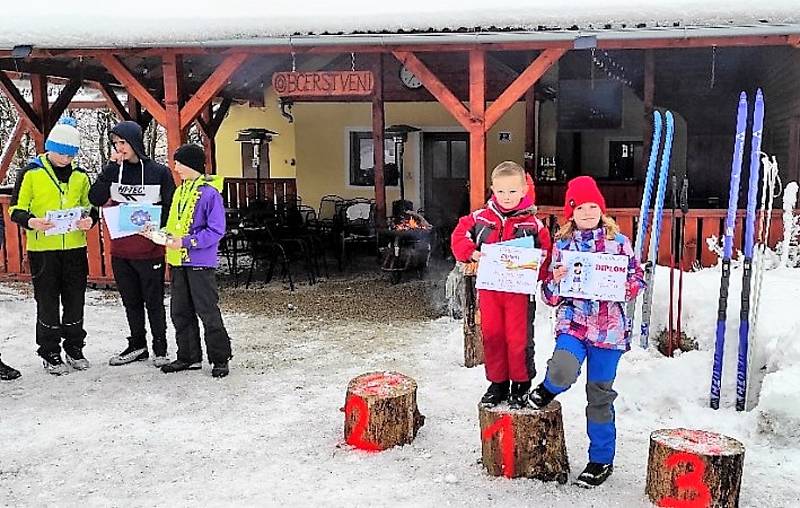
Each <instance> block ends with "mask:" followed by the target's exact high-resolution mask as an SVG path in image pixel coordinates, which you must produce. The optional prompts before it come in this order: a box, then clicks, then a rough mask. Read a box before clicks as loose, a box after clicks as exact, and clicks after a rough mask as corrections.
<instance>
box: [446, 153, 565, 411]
mask: <svg viewBox="0 0 800 508" xmlns="http://www.w3.org/2000/svg"><path fill="white" fill-rule="evenodd" d="M534 203H535V192H534V186H533V180H531V178H530V176H527V175H526V174H525V170H524V169H522V167H521V166H520V165H519V164H517V163H515V162H510V161H506V162H502V163H500V164H499V165H498V166H497V167H496V168H494V170H493V171H492V197H491V199H490V200H489V202H488V203H486V206H485V207H484V208H481V209H479V210H476V211H474V212H472V213H471V214H469V215H467V216H464V217H462V218H461V219H460V220H459V221H458V226H456V228H455V230H454V231H453V236H452V238H451V247H452V249H453V254H454V255H455V258H456V259H457V260H458V261H461V262H465V263H467V262H471V261H478V259H479V258H480V256H481V252H480V250H481V246H482V245H483V244H486V243H497V242H502V241H505V240H510V239H512V238H521V237H524V236H531V237H533V239H534V247H535V248H539V249H543V250H545V251H549V250H550V233H549V231H548V230H547V228H546V227H545V226H544V224H543V223H542V221H541V220H539V219H538V218H537V217H536V215H535V213H536V206H535V204H534ZM542 266H543V267H546V266H547V263H546V262H545V263H543V264H542ZM544 273H545V272H544V270H542V271H541V272H540V275H541V276H543V275H544ZM478 304H479V306H480V312H481V332H482V334H483V349H484V356H485V360H486V361H485V366H486V378H487V379H488V380H489V381H490V382H491V384H490V385H489V389H488V390H487V391H486V393H485V394H484V395H483V398H481V403H482V404H487V405H492V406H494V405H497V404H499V403H501V402H503V401H505V400H508V402H509V406H510V407H511V408H512V409H513V408H516V409H519V408H521V407H523V406H525V405H526V403H527V402H526V398H527V394H528V390H530V387H531V378H533V376H534V375H535V374H536V369H535V367H534V363H533V352H534V348H533V318H534V314H535V301H534V299H533V298H532V297H531V295H527V294H519V293H508V292H504V291H492V290H488V289H480V290H478Z"/></svg>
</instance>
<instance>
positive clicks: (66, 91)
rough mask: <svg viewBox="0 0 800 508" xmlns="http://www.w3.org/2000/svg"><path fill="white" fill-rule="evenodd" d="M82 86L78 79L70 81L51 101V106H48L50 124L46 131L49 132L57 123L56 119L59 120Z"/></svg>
mask: <svg viewBox="0 0 800 508" xmlns="http://www.w3.org/2000/svg"><path fill="white" fill-rule="evenodd" d="M82 84H83V83H81V80H80V79H71V80H70V81H69V83H67V85H66V86H65V87H64V88H63V89H62V90H61V93H59V94H58V97H56V100H55V101H53V105H52V106H50V123H49V125H48V130H51V129H52V128H53V126H55V124H56V123H58V119H59V118H61V115H62V114H63V113H64V111H65V110H66V109H67V107H69V105H70V103H72V98H73V97H75V94H76V93H77V92H78V90H80V88H81V85H82Z"/></svg>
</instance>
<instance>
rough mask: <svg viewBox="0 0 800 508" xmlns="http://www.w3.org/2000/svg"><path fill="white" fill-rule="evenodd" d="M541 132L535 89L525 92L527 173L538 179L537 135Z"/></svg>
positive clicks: (525, 157) (531, 88)
mask: <svg viewBox="0 0 800 508" xmlns="http://www.w3.org/2000/svg"><path fill="white" fill-rule="evenodd" d="M538 130H539V111H538V108H537V104H536V94H535V92H534V89H533V87H530V88H528V91H527V92H525V154H524V160H525V171H527V172H528V174H529V175H531V178H533V179H534V180H535V179H536V155H537V152H538V150H537V146H536V145H537V144H538V143H537V142H536V140H537V137H538V136H537V135H538Z"/></svg>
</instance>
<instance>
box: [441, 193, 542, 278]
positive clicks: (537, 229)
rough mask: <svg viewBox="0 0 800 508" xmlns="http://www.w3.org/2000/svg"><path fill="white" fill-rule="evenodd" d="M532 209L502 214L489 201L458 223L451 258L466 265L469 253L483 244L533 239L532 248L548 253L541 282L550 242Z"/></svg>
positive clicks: (540, 273) (452, 243) (451, 242)
mask: <svg viewBox="0 0 800 508" xmlns="http://www.w3.org/2000/svg"><path fill="white" fill-rule="evenodd" d="M535 210H536V208H535V207H530V208H526V209H523V210H512V211H510V212H506V213H503V212H501V211H500V208H499V207H498V206H497V205H496V204H495V203H494V201H492V200H490V201H489V202H488V203H486V207H484V208H481V209H479V210H475V211H474V212H472V213H471V214H469V215H465V216H464V217H461V219H459V220H458V225H457V226H456V228H455V229H454V230H453V235H452V236H451V237H450V248H451V249H452V250H453V255H454V256H455V257H456V260H458V261H462V262H468V261H471V259H472V253H473V252H475V250H480V247H481V245H483V244H484V243H498V242H502V241H505V240H511V239H512V238H521V237H523V236H532V237H533V244H534V247H536V248H537V249H542V250H544V251H545V252H546V253H547V257H546V258H545V261H544V263H542V267H541V269H540V270H539V280H544V277H545V276H546V275H547V267H549V266H550V250H551V247H552V242H551V241H550V231H548V230H547V228H546V227H545V225H544V223H543V222H542V221H541V220H540V219H539V218H538V217H536V215H534V213H535Z"/></svg>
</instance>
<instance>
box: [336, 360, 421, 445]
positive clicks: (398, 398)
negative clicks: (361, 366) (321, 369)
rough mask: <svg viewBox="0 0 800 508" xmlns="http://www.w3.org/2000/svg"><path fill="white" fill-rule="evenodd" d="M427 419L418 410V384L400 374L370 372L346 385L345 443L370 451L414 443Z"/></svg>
mask: <svg viewBox="0 0 800 508" xmlns="http://www.w3.org/2000/svg"><path fill="white" fill-rule="evenodd" d="M424 423H425V417H424V416H422V415H421V414H420V413H419V410H418V409H417V382H416V381H414V380H413V379H412V378H410V377H408V376H405V375H403V374H400V373H398V372H370V373H368V374H362V375H360V376H358V377H355V378H353V379H352V380H351V381H350V383H348V385H347V396H346V398H345V406H344V438H345V442H346V443H347V444H349V445H351V446H353V447H355V448H358V449H361V450H367V451H380V450H386V449H387V448H391V447H393V446H397V445H404V444H408V443H411V442H412V441H413V440H414V438H415V437H416V436H417V431H418V430H419V428H420V427H422V425H423V424H424Z"/></svg>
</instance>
